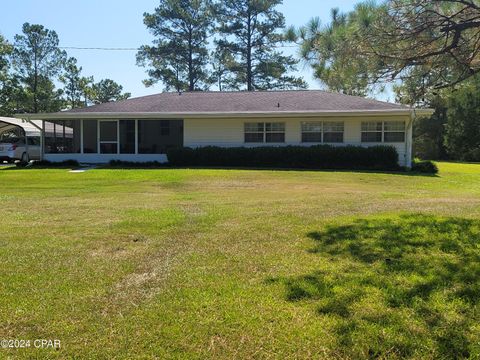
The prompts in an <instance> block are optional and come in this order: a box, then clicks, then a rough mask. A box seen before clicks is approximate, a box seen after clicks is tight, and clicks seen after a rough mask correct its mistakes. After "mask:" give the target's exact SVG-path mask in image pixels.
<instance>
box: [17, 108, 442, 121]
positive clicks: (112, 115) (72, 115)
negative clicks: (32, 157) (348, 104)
mask: <svg viewBox="0 0 480 360" xmlns="http://www.w3.org/2000/svg"><path fill="white" fill-rule="evenodd" d="M411 112H412V109H410V108H405V109H388V110H338V111H337V110H332V111H330V110H329V111H267V112H265V111H249V112H183V113H177V112H64V113H62V112H58V113H45V114H17V115H15V117H16V118H19V119H28V120H38V119H41V120H60V119H132V118H133V119H158V118H163V119H195V118H212V117H214V118H225V117H227V118H255V117H271V118H277V117H327V116H328V117H335V116H385V115H406V114H410V113H411ZM415 113H416V114H417V115H429V114H431V113H433V110H432V109H416V110H415Z"/></svg>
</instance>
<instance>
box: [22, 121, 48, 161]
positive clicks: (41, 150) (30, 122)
mask: <svg viewBox="0 0 480 360" xmlns="http://www.w3.org/2000/svg"><path fill="white" fill-rule="evenodd" d="M22 121H24V122H28V123H29V124H30V125H33V126H34V127H36V128H37V129H38V130H40V161H42V160H43V142H44V137H45V136H44V135H45V132H44V131H43V128H41V127H40V126H38V125H37V124H35V123H34V122H32V121H31V120H30V119H22ZM42 122H43V121H42ZM25 140H27V136H26V135H25ZM25 142H28V141H25ZM26 149H27V151H28V145H27V146H26Z"/></svg>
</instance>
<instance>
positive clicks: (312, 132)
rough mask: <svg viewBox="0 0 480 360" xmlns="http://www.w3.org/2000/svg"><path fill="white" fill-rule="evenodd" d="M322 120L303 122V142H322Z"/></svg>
mask: <svg viewBox="0 0 480 360" xmlns="http://www.w3.org/2000/svg"><path fill="white" fill-rule="evenodd" d="M322 128H323V126H322V122H321V121H315V122H302V142H314V143H315V142H322Z"/></svg>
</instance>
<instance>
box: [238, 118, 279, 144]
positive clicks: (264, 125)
mask: <svg viewBox="0 0 480 360" xmlns="http://www.w3.org/2000/svg"><path fill="white" fill-rule="evenodd" d="M247 124H255V125H256V126H258V125H259V124H262V130H261V131H247ZM267 124H281V125H282V126H283V131H279V130H267ZM247 134H262V141H246V139H245V138H246V135H247ZM267 134H283V137H284V140H283V141H280V142H279V141H275V142H270V141H269V142H267ZM285 136H286V126H285V122H282V121H267V122H263V121H255V122H253V121H247V122H245V123H244V125H243V142H244V143H245V144H284V143H285Z"/></svg>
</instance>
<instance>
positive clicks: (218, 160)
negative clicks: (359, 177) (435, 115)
mask: <svg viewBox="0 0 480 360" xmlns="http://www.w3.org/2000/svg"><path fill="white" fill-rule="evenodd" d="M167 156H168V161H169V164H170V165H172V166H228V167H231V166H233V167H247V168H248V167H270V168H297V169H355V170H397V169H399V166H398V153H397V151H396V149H395V148H394V147H392V146H371V147H362V146H331V145H315V146H309V147H307V146H282V147H251V148H247V147H235V148H221V147H215V146H207V147H200V148H175V149H170V150H168V151H167Z"/></svg>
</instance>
